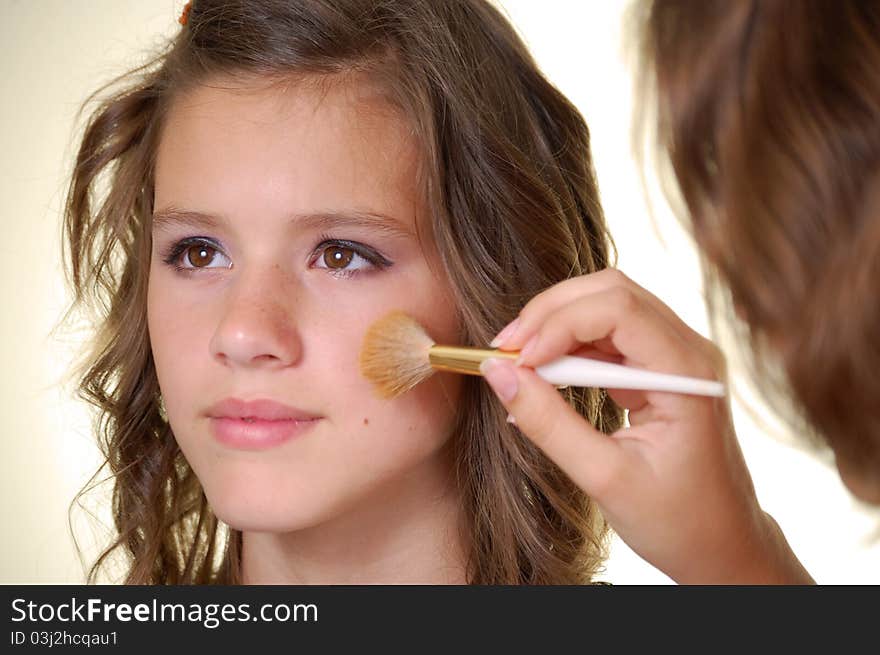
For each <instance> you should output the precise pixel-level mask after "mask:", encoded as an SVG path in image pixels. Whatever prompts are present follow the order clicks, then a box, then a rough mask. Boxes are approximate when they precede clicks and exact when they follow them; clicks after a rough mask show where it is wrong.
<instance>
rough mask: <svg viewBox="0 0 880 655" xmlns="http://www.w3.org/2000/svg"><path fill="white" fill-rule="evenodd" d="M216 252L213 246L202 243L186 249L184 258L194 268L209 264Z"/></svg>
mask: <svg viewBox="0 0 880 655" xmlns="http://www.w3.org/2000/svg"><path fill="white" fill-rule="evenodd" d="M216 254H217V251H216V250H215V249H214V248H212V247H211V246H206V245H205V244H203V243H200V244H199V245H196V246H190V247H189V248H187V249H186V258H187V259H188V260H189V263H190V264H192V265H193V266H195V267H196V268H204V267H205V266H207V265H208V264H210V263H211V262H212V261H214V255H216Z"/></svg>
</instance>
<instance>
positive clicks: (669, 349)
mask: <svg viewBox="0 0 880 655" xmlns="http://www.w3.org/2000/svg"><path fill="white" fill-rule="evenodd" d="M492 345H493V346H498V347H499V349H498V350H496V349H476V350H473V349H468V348H458V347H453V348H451V349H447V348H443V347H439V346H436V345H435V344H434V343H433V341H432V339H431V338H430V337H429V336H428V335H426V334H425V333H424V331H423V330H421V328H420V327H419V326H418V324H417V323H414V322H412V321H411V319H407V318H405V317H403V316H400V315H396V316H390V317H388V318H387V320H386V321H385V322H380V323H378V324H377V325H376V326H374V328H373V329H372V330H371V331H370V332H369V333H368V335H367V337H366V339H365V347H364V350H363V352H362V360H361V363H362V372H363V373H364V375H365V376H366V377H367V378H368V379H370V380H372V381H373V382H374V383H375V384H376V386H377V388H378V389H379V390H380V392H381V393H383V395H385V396H387V397H393V396H394V395H396V394H399V393H403V392H405V391H406V390H407V389H410V388H412V387H413V386H415V385H417V384H419V382H421V381H422V380H424V379H426V378H427V377H428V376H430V375H431V374H432V373H433V371H434V370H454V371H459V372H463V373H469V374H480V373H481V374H482V375H483V376H484V378H485V379H486V381H487V382H488V383H489V385H490V386H491V388H492V389H493V391H494V392H495V393H496V395H497V396H498V398H499V400H500V401H501V403H502V404H503V405H504V407H505V408H506V410H507V411H508V412H509V413H510V415H511V416H512V417H513V418H514V419H515V422H516V426H515V427H511V429H512V430H518V431H519V432H520V433H522V434H523V435H525V436H526V437H528V438H529V439H531V440H532V441H533V442H534V444H535V445H536V446H538V447H539V448H540V449H541V450H543V452H544V453H545V454H546V455H547V456H548V457H549V458H550V459H551V460H553V462H555V463H556V465H558V466H559V467H560V469H562V470H563V471H564V472H565V473H566V474H568V476H569V477H570V478H571V479H572V480H573V481H574V482H575V483H577V484H578V485H579V486H580V487H581V488H582V489H583V490H584V491H585V492H586V493H587V494H589V495H590V496H591V497H592V498H593V499H594V500H595V501H596V502H597V503H598V505H599V507H600V508H601V510H602V514H603V515H604V517H605V518H606V519H607V520H608V522H609V523H610V524H611V526H612V528H613V529H614V530H615V532H616V533H617V534H618V535H619V536H620V537H621V538H622V539H623V540H624V541H625V542H626V543H627V544H628V545H629V546H630V548H632V549H633V550H634V551H635V552H636V553H637V554H639V555H640V556H641V557H642V558H643V559H645V560H647V561H648V562H649V563H651V564H652V565H653V566H655V567H657V568H658V569H660V570H661V571H663V572H664V573H665V574H666V575H668V576H669V577H671V578H672V579H673V580H676V581H678V582H682V583H699V584H710V583H716V584H723V583H750V584H754V583H770V582H780V583H807V582H811V578H810V576H809V574H808V573H807V572H806V571H805V570H804V569H803V567H802V566H801V564H800V562H799V561H798V560H797V557H796V556H795V555H794V553H793V552H792V551H791V549H790V548H789V546H788V543H787V542H786V540H785V537H784V536H783V534H782V532H781V531H780V530H779V527H778V526H777V525H776V522H775V521H774V520H773V519H772V517H770V516H769V515H767V514H766V513H765V512H764V511H763V510H762V509H761V507H760V505H759V503H758V500H757V497H756V495H755V491H754V487H753V484H752V480H751V477H750V475H749V472H748V469H747V468H746V465H745V461H744V459H743V456H742V453H741V451H740V448H739V445H738V442H737V439H736V434H735V432H734V427H733V422H732V419H731V415H730V408H729V403H728V402H727V400H726V399H725V398H719V397H717V396H720V395H722V393H723V385H722V383H721V382H720V380H723V379H724V359H723V357H722V356H721V354H720V351H718V349H717V348H716V347H715V346H714V345H713V344H712V343H711V342H709V341H708V340H706V339H704V338H703V337H702V336H700V335H699V334H697V333H696V332H694V331H693V330H691V329H690V328H689V327H688V326H687V325H685V324H684V323H683V322H682V321H681V319H679V318H678V316H676V315H675V313H674V312H673V311H672V310H671V309H669V307H667V306H666V305H665V304H663V303H662V302H661V301H660V300H659V299H658V298H656V297H655V296H653V295H652V294H650V293H649V292H647V291H646V290H645V289H642V288H641V287H639V286H638V285H636V284H635V283H633V282H632V281H631V280H629V279H628V278H626V277H625V276H624V275H622V274H621V273H619V272H617V271H614V270H611V269H609V270H605V271H601V272H599V273H594V274H591V275H585V276H582V277H578V278H573V279H570V280H566V281H564V282H561V283H559V284H557V285H555V286H553V287H551V288H549V289H547V290H546V291H544V292H542V293H540V294H538V295H537V296H536V297H534V298H533V299H532V300H531V301H530V302H529V303H528V304H527V305H526V306H525V307H524V308H523V309H522V311H521V312H520V314H519V317H518V318H517V320H516V321H514V322H513V323H512V324H511V325H509V326H508V327H507V328H506V329H505V330H503V331H502V332H501V333H500V334H499V336H498V337H497V338H496V339H495V340H494V341H493V344H492ZM584 352H591V353H596V354H598V355H599V356H601V357H603V358H605V359H610V360H612V361H611V362H600V361H595V360H589V359H586V358H583V357H571V355H572V354H580V353H584ZM571 359H576V360H580V361H579V362H575V363H574V364H575V365H574V366H573V367H572V365H571V364H566V363H565V362H568V361H569V360H571ZM432 360H433V361H432ZM559 361H561V362H563V363H562V364H561V366H550V367H547V365H548V364H551V363H554V362H559ZM600 364H607V366H596V367H595V368H590V370H589V376H587V375H586V373H585V372H586V371H587V370H588V369H587V367H593V366H594V365H600ZM545 367H547V368H545ZM570 367H571V368H570ZM560 368H561V369H563V370H565V369H568V370H565V373H566V375H565V376H563V375H562V374H561V373H560ZM621 369H622V370H621ZM572 371H574V373H572ZM569 373H571V375H569ZM600 373H601V375H600ZM612 373H613V374H614V375H617V376H618V377H613V376H612ZM544 374H546V379H545V375H544ZM557 374H558V375H557ZM590 376H592V377H590ZM602 376H604V377H602ZM548 380H549V381H550V383H549V384H548ZM661 382H662V384H661ZM559 384H570V385H578V384H585V385H588V386H601V387H603V388H605V389H607V393H608V396H609V397H610V398H611V399H613V401H614V402H615V403H617V405H619V406H620V407H622V408H625V409H626V410H627V417H628V426H627V427H624V428H621V429H620V430H617V431H616V432H614V433H613V434H603V433H602V432H601V431H599V430H598V429H596V427H595V426H594V425H593V424H592V423H590V422H589V421H588V420H586V419H585V418H584V416H582V415H581V414H580V413H578V412H577V411H575V409H574V408H573V407H572V406H571V405H569V403H568V402H566V400H565V398H564V397H563V395H562V394H560V393H559V392H558V391H557V390H556V389H555V388H554V385H559ZM668 385H675V386H674V387H673V386H668ZM605 402H608V401H607V400H606V401H605Z"/></svg>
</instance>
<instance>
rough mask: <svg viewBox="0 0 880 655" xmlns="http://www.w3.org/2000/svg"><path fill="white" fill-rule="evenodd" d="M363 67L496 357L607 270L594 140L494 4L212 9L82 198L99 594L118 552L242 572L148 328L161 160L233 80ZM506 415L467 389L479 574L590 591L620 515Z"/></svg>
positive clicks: (616, 419) (136, 568)
mask: <svg viewBox="0 0 880 655" xmlns="http://www.w3.org/2000/svg"><path fill="white" fill-rule="evenodd" d="M353 72H355V73H358V74H362V75H368V76H371V77H373V78H375V79H377V80H378V81H379V82H380V83H381V84H382V85H383V87H384V88H385V89H386V90H387V91H388V93H389V95H390V96H391V97H392V98H393V100H394V102H396V103H397V104H398V105H399V107H400V108H401V110H402V115H403V116H404V117H405V118H406V119H407V120H409V121H410V122H411V124H412V128H413V131H414V133H415V134H416V136H417V138H418V139H419V143H420V145H421V149H422V154H423V163H422V167H421V168H422V170H421V171H420V180H421V184H422V187H423V189H424V193H425V201H426V206H427V207H429V208H430V221H429V223H430V230H431V235H430V236H431V238H432V239H433V242H434V243H436V247H437V250H438V251H439V253H440V254H441V258H442V261H443V265H444V268H445V274H446V275H447V276H448V278H449V280H450V283H451V286H452V288H453V290H454V293H455V296H456V299H457V304H458V307H459V308H460V314H461V315H460V322H461V326H462V330H463V338H464V339H466V340H468V341H470V342H473V343H486V342H487V341H488V340H490V339H491V337H492V336H493V335H494V334H495V333H496V332H497V331H498V330H499V329H500V328H501V327H503V325H504V324H505V323H506V322H507V321H509V320H511V319H512V318H513V317H514V316H516V314H517V313H518V311H519V309H520V308H521V307H522V306H523V304H525V302H526V301H527V300H528V299H529V298H531V297H532V296H533V295H535V294H536V293H538V292H539V291H541V290H542V289H544V288H546V287H548V286H550V285H552V284H554V283H556V282H559V281H561V280H563V279H566V278H568V277H571V276H575V275H579V274H582V273H588V272H592V271H596V270H599V269H601V268H604V267H606V266H608V265H609V263H610V258H611V252H612V245H611V242H610V238H609V236H608V234H607V233H606V228H605V223H604V218H603V215H602V210H601V207H600V205H599V195H598V190H597V187H596V179H595V175H594V172H593V169H592V164H591V157H590V148H589V133H588V130H587V127H586V125H585V123H584V121H583V119H582V117H581V116H580V115H579V113H578V112H577V111H576V109H575V108H574V107H573V106H572V105H571V103H570V102H568V100H566V98H565V97H564V96H562V94H560V93H559V92H558V91H557V90H556V89H555V88H554V87H553V86H551V85H550V84H549V83H548V82H547V80H546V79H545V78H544V77H543V76H542V75H541V73H540V72H539V70H538V69H537V67H536V65H535V63H534V62H533V61H532V59H531V57H530V56H529V54H528V52H527V50H526V48H525V46H524V45H523V43H522V42H521V40H520V39H519V38H518V36H517V35H516V34H515V32H514V30H513V29H512V27H511V26H510V25H509V24H508V22H507V21H506V20H505V19H504V18H503V17H502V16H501V15H500V13H499V12H498V11H497V10H496V9H494V8H493V7H491V6H490V5H489V4H488V3H486V2H483V1H480V0H444V1H438V2H434V1H432V2H422V1H416V0H381V1H374V0H338V1H330V0H308V1H303V2H290V1H288V0H230V1H224V2H220V1H212V0H196V2H195V3H194V4H193V5H192V8H191V10H190V12H189V15H188V20H187V24H186V26H185V27H184V28H183V29H182V30H181V31H180V33H179V34H178V35H177V37H176V38H175V39H174V40H173V42H172V43H171V44H170V45H169V47H168V50H167V51H166V52H165V53H164V54H162V55H161V56H160V57H158V58H157V59H156V60H155V61H154V62H153V63H151V64H149V65H147V66H146V67H144V68H143V69H141V70H139V71H135V72H134V73H132V74H130V75H128V76H126V77H124V78H122V79H121V85H122V88H121V89H118V90H116V91H115V92H113V93H112V95H110V96H109V97H108V98H107V99H106V100H104V101H103V102H102V103H101V104H100V106H98V107H97V109H96V110H95V111H94V113H93V114H92V115H91V118H90V121H89V123H88V125H87V127H86V130H85V135H84V137H83V141H82V145H81V148H80V151H79V156H78V159H77V163H76V169H75V172H74V175H73V180H72V183H71V186H70V191H69V196H68V203H67V216H66V237H67V242H68V245H69V251H70V252H69V261H70V272H71V279H72V283H73V286H74V289H75V291H76V299H77V301H78V302H79V303H84V304H87V305H92V306H97V308H98V309H99V315H100V321H101V322H100V332H99V337H98V339H97V341H96V342H95V348H94V352H93V357H92V359H91V361H90V367H89V369H88V371H87V372H86V374H85V375H84V377H83V379H82V385H81V389H82V393H83V394H84V396H85V398H87V399H88V400H89V401H90V402H92V403H93V404H94V405H95V406H96V407H97V408H98V409H99V411H100V417H101V423H100V433H101V445H102V448H103V450H104V452H105V454H106V457H107V465H108V466H109V469H110V471H111V473H112V475H113V477H114V480H115V488H114V497H113V514H114V518H115V521H116V527H117V530H118V533H119V537H118V540H117V541H116V542H115V543H114V544H113V545H111V547H110V548H108V549H107V551H106V552H105V553H104V554H103V555H102V558H101V560H99V561H98V562H97V563H96V564H95V566H94V567H93V568H92V571H91V573H90V580H93V579H94V578H95V575H96V573H97V572H98V570H99V566H100V565H101V563H102V561H103V560H104V559H105V558H106V557H107V556H108V555H109V554H110V553H111V552H114V551H115V550H116V549H117V548H119V549H122V550H123V551H124V552H125V553H126V554H127V555H128V556H129V561H130V566H129V569H128V571H127V574H126V577H125V580H126V582H128V583H193V582H195V583H205V582H235V581H237V579H238V577H237V576H238V564H239V560H238V558H239V552H238V549H239V548H240V537H241V535H240V533H238V532H237V531H235V530H230V531H228V533H229V539H225V538H224V535H225V534H226V533H227V530H226V527H225V526H223V525H221V524H220V523H219V522H218V520H217V519H216V517H215V516H214V515H213V513H212V512H211V510H210V507H209V506H208V503H207V500H206V498H205V495H204V493H203V492H202V490H201V487H200V485H199V482H198V480H197V479H196V477H195V475H194V473H193V471H192V469H191V468H190V467H189V465H188V464H187V462H186V461H185V459H184V458H183V456H182V454H181V452H180V450H179V448H178V447H177V444H176V442H175V440H174V438H173V435H172V433H171V426H169V425H168V423H167V421H166V420H165V418H164V416H163V413H162V408H161V404H160V400H159V399H160V390H159V387H158V383H157V378H156V372H155V369H154V366H153V360H152V356H151V352H150V345H149V338H148V334H147V331H146V302H145V292H146V287H147V274H148V266H149V253H150V221H151V214H152V210H153V207H152V202H153V161H154V157H155V152H156V148H157V143H158V141H159V138H160V135H161V131H162V122H163V116H164V115H165V112H166V111H167V108H168V106H169V103H170V102H172V100H173V99H174V98H175V97H177V96H178V95H179V94H181V93H184V92H185V91H186V90H187V89H190V88H192V87H193V86H195V85H198V84H200V83H202V82H204V81H205V80H207V79H209V78H212V77H214V76H241V77H243V78H247V77H253V76H258V77H265V78H267V79H270V80H271V79H277V80H285V79H289V78H291V77H293V78H295V77H297V76H303V75H320V76H325V77H328V78H332V77H334V76H339V75H346V74H349V73H353ZM169 138H173V137H169ZM102 184H106V186H102ZM102 190H103V193H102ZM475 263H476V264H475ZM564 393H565V395H566V397H567V398H568V400H569V401H570V402H571V403H572V404H573V405H574V406H575V407H576V408H577V410H578V411H580V412H581V413H582V414H583V415H584V416H585V417H586V418H587V419H588V420H589V421H591V422H592V423H593V424H595V425H597V426H598V427H599V428H600V429H602V430H605V431H607V432H612V431H614V430H615V429H617V428H618V427H619V426H620V425H621V414H620V411H619V410H618V409H617V408H616V407H615V406H614V405H613V403H612V402H611V401H609V400H608V399H607V398H606V397H605V396H604V394H601V393H599V392H597V391H595V390H584V389H578V390H566V391H565V392H564ZM505 417H506V412H505V411H504V410H503V408H502V407H501V405H500V404H499V403H498V402H497V400H496V399H495V397H494V395H493V394H492V393H491V392H490V391H489V390H488V388H487V387H486V386H485V385H484V384H482V383H481V381H479V380H477V379H473V378H469V379H467V380H465V381H464V388H463V395H462V402H461V405H460V409H459V413H458V425H457V430H456V433H455V436H454V437H453V439H454V441H453V449H454V451H455V455H456V471H457V480H458V484H459V489H460V494H461V497H462V499H463V510H464V511H463V514H464V519H465V523H466V530H467V538H468V543H469V544H470V551H469V553H468V557H469V561H468V575H469V579H470V581H471V582H473V583H505V584H519V583H544V584H555V583H578V582H584V581H588V580H590V579H591V577H592V576H593V575H594V573H595V572H596V571H597V569H598V568H599V566H600V564H601V562H602V560H603V559H604V557H605V546H606V541H605V538H606V526H605V522H604V520H603V518H602V517H601V516H600V514H599V512H598V510H597V508H596V507H595V505H594V504H593V503H592V502H591V501H590V500H589V499H588V498H587V497H586V496H585V495H584V493H583V492H582V491H581V490H580V489H579V488H578V487H577V486H576V485H575V484H574V483H572V482H571V480H569V479H568V478H567V477H566V476H565V475H564V474H563V473H562V472H561V471H560V470H559V469H558V468H557V467H556V466H555V465H553V464H552V463H551V462H550V461H549V460H548V459H547V458H546V457H544V456H543V455H542V454H541V453H540V452H539V451H538V450H537V449H536V448H535V447H534V446H533V445H532V444H531V442H530V441H529V440H528V439H526V438H524V437H523V436H522V435H521V434H519V433H518V432H517V430H516V428H515V427H512V426H510V425H509V424H507V423H506V421H505Z"/></svg>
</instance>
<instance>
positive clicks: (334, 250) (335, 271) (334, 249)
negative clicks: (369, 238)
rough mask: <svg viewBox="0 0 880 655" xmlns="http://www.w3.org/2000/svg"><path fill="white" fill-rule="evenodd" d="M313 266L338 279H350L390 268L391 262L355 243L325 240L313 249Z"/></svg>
mask: <svg viewBox="0 0 880 655" xmlns="http://www.w3.org/2000/svg"><path fill="white" fill-rule="evenodd" d="M315 255H316V256H315V258H314V261H313V264H312V265H313V266H314V267H315V268H321V269H324V270H326V271H328V272H330V273H331V274H332V275H336V276H338V277H350V276H352V275H355V274H357V273H361V272H366V271H368V270H370V269H381V268H387V267H388V266H391V262H390V261H388V260H387V259H386V258H385V257H383V256H382V255H380V254H379V253H378V252H376V251H374V250H373V249H372V248H370V247H368V246H365V245H364V244H361V243H357V242H355V241H340V240H335V239H334V240H327V241H324V242H322V243H321V244H320V245H319V246H318V247H317V248H316V249H315Z"/></svg>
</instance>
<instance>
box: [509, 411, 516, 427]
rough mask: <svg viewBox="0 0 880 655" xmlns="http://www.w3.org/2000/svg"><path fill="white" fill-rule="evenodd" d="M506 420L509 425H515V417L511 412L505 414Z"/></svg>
mask: <svg viewBox="0 0 880 655" xmlns="http://www.w3.org/2000/svg"><path fill="white" fill-rule="evenodd" d="M507 422H508V423H510V424H511V425H516V419H515V418H513V414H508V415H507Z"/></svg>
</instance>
